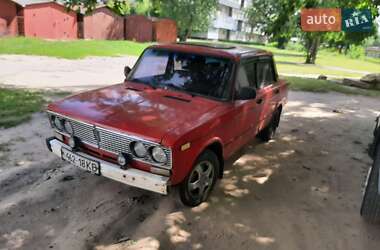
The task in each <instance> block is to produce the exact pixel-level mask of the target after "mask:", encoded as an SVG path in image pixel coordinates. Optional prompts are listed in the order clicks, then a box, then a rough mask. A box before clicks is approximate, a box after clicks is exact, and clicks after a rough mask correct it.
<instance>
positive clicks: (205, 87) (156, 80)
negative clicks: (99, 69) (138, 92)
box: [128, 49, 232, 99]
mask: <svg viewBox="0 0 380 250" xmlns="http://www.w3.org/2000/svg"><path fill="white" fill-rule="evenodd" d="M231 66H232V63H231V61H230V60H228V59H225V58H218V57H211V56H205V55H197V54H190V53H182V52H176V51H168V50H162V49H148V50H146V51H145V53H144V54H143V55H142V57H141V58H140V60H139V62H138V64H137V65H136V67H135V68H134V70H133V72H132V74H131V75H130V76H129V78H128V80H129V81H134V82H139V83H143V84H148V85H150V86H152V87H158V88H160V87H163V88H170V89H173V90H177V91H184V92H188V93H189V94H193V95H202V96H206V97H213V98H218V99H225V98H227V97H228V88H227V85H228V79H229V76H230V72H231Z"/></svg>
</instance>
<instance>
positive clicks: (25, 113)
mask: <svg viewBox="0 0 380 250" xmlns="http://www.w3.org/2000/svg"><path fill="white" fill-rule="evenodd" d="M43 103H44V99H43V96H42V94H41V93H38V92H32V91H28V90H21V89H7V88H0V127H4V128H9V127H12V126H16V125H18V124H20V123H22V122H24V121H27V120H29V119H30V116H31V114H32V113H34V112H37V111H40V110H41V107H42V105H43Z"/></svg>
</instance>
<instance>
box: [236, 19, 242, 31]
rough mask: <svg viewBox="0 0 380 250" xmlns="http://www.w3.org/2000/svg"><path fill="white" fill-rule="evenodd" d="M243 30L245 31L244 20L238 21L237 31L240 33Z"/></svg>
mask: <svg viewBox="0 0 380 250" xmlns="http://www.w3.org/2000/svg"><path fill="white" fill-rule="evenodd" d="M242 29H243V21H242V20H238V23H237V30H238V31H242Z"/></svg>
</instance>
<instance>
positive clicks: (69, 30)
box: [24, 2, 78, 40]
mask: <svg viewBox="0 0 380 250" xmlns="http://www.w3.org/2000/svg"><path fill="white" fill-rule="evenodd" d="M24 30H25V31H24V32H25V36H26V37H39V38H47V39H60V40H70V39H77V38H78V24H77V13H75V12H74V11H67V9H66V8H65V7H64V6H63V5H61V4H59V3H57V2H47V3H46V2H45V3H35V4H30V5H29V4H27V5H26V6H25V7H24Z"/></svg>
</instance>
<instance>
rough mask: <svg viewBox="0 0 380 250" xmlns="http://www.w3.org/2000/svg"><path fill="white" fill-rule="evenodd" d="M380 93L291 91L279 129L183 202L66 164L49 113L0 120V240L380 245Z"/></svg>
mask: <svg viewBox="0 0 380 250" xmlns="http://www.w3.org/2000/svg"><path fill="white" fill-rule="evenodd" d="M379 107H380V100H379V99H373V98H366V97H359V96H346V95H341V94H312V93H304V92H291V93H290V102H289V104H288V106H287V107H286V110H285V113H284V115H283V117H282V122H281V125H280V130H279V133H278V134H277V137H276V139H275V140H273V141H271V142H269V143H261V142H259V141H253V142H252V143H251V144H250V145H247V146H246V147H244V148H243V149H242V150H241V151H240V152H239V153H237V154H236V155H235V156H234V157H233V158H232V159H230V160H229V161H228V163H227V166H226V169H225V178H224V179H223V180H221V181H219V182H218V183H217V185H216V187H215V190H214V191H213V193H212V196H211V198H210V200H209V201H208V202H206V203H203V204H201V205H200V206H198V207H196V208H188V207H184V206H183V205H182V204H181V203H180V202H179V200H178V194H177V192H176V190H175V189H174V190H172V191H173V192H171V194H170V195H168V196H161V195H158V194H154V193H150V192H147V191H143V190H139V189H136V188H132V187H128V186H124V185H123V184H119V183H117V182H113V181H110V180H108V179H105V178H103V177H97V176H93V175H90V174H89V173H86V172H83V171H81V170H79V169H76V168H74V167H71V166H69V165H68V164H66V163H64V162H62V161H61V160H60V159H57V158H55V157H54V156H53V155H51V154H50V153H49V152H48V150H47V149H46V148H45V142H44V138H45V137H47V136H50V135H51V131H50V129H49V126H48V123H47V119H46V117H45V115H44V114H36V115H34V117H33V119H32V120H31V121H30V122H29V123H25V124H22V125H20V126H17V127H14V128H10V129H6V130H0V249H1V250H4V249H27V250H30V249H38V250H40V249H61V250H66V249H96V250H117V249H118V250H120V249H151V250H153V249H163V250H169V249H207V250H208V249H228V250H230V249H289V250H290V249H291V250H295V249H300V250H301V249H302V250H304V249H311V250H320V249H324V250H329V249H334V250H335V249H341V250H348V249H352V250H361V249H363V250H364V249H378V247H379V245H380V226H374V225H369V224H367V223H365V222H364V221H363V220H362V219H361V217H360V216H359V207H360V201H361V189H362V187H361V186H362V183H363V181H364V176H365V174H366V172H367V170H368V168H369V166H370V164H371V161H370V159H369V157H368V156H367V154H366V149H367V144H368V143H369V142H370V140H371V132H372V128H373V125H374V122H373V121H374V118H375V116H376V114H377V112H378V111H379Z"/></svg>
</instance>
